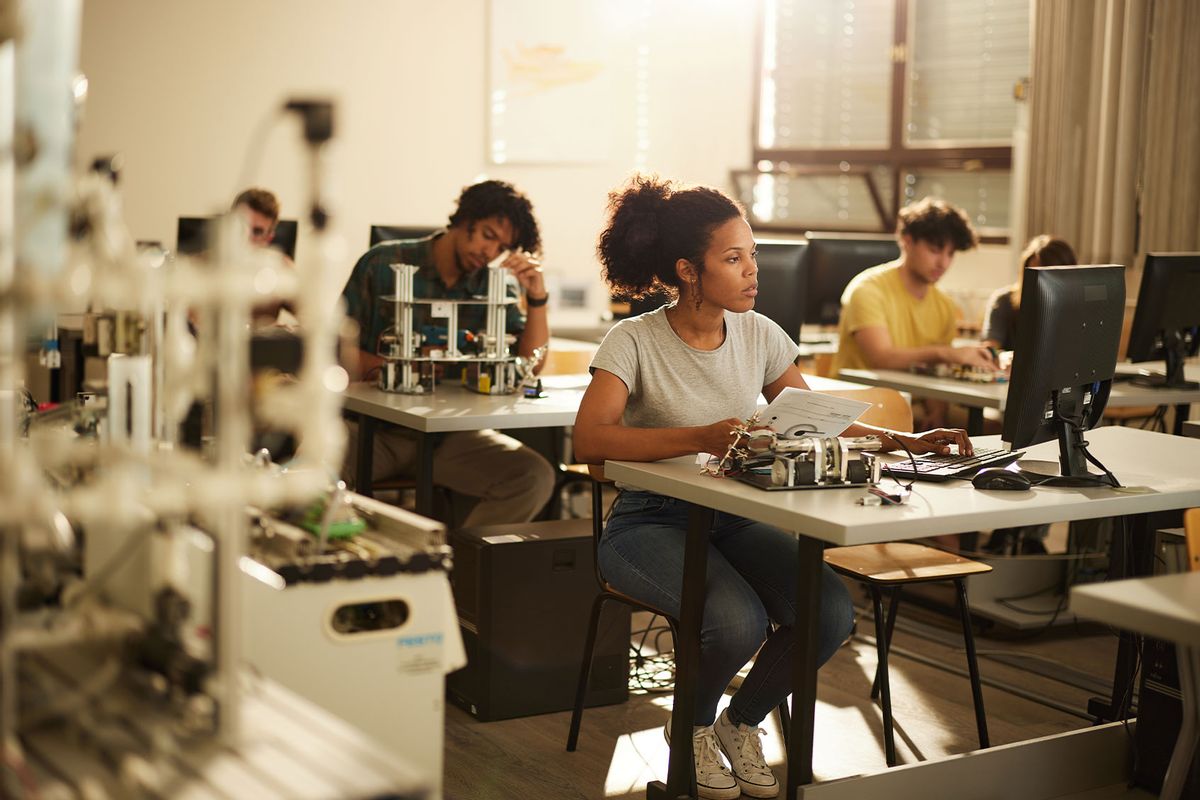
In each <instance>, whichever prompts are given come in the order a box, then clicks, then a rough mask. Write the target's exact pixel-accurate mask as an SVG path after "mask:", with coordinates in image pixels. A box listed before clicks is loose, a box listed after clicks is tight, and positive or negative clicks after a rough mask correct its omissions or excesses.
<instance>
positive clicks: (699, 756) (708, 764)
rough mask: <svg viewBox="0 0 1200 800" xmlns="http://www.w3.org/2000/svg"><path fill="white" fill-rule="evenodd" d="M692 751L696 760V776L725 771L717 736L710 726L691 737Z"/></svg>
mask: <svg viewBox="0 0 1200 800" xmlns="http://www.w3.org/2000/svg"><path fill="white" fill-rule="evenodd" d="M692 751H693V754H694V755H695V758H696V774H697V775H701V774H708V773H711V772H722V773H723V772H726V771H727V769H726V767H725V763H724V762H723V761H721V750H720V748H719V747H718V746H717V734H716V732H715V731H713V729H712V727H711V726H710V727H707V728H704V729H702V730H700V731H697V732H696V733H695V734H694V735H693V736H692Z"/></svg>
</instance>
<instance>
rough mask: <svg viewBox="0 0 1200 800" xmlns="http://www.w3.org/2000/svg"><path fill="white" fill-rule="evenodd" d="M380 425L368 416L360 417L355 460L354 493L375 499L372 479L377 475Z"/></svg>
mask: <svg viewBox="0 0 1200 800" xmlns="http://www.w3.org/2000/svg"><path fill="white" fill-rule="evenodd" d="M378 424H379V423H378V422H377V421H376V420H374V419H373V418H371V417H369V416H367V415H366V414H359V415H358V454H357V458H356V459H355V470H354V474H355V478H354V484H355V485H354V491H356V492H358V493H359V494H361V495H362V496H364V497H374V496H375V492H374V490H373V487H372V485H371V483H372V481H371V478H372V476H373V475H374V474H375V427H376V426H377V425H378Z"/></svg>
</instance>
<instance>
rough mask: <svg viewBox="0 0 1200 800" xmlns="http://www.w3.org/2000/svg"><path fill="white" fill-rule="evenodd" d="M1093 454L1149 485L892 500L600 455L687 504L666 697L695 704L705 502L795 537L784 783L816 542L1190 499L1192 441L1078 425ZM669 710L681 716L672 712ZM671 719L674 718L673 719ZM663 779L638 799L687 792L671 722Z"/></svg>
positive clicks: (803, 669)
mask: <svg viewBox="0 0 1200 800" xmlns="http://www.w3.org/2000/svg"><path fill="white" fill-rule="evenodd" d="M997 439H998V437H982V438H980V439H979V440H977V442H976V444H977V445H979V446H985V447H986V446H996V444H997ZM1088 441H1089V442H1090V443H1091V450H1092V452H1093V454H1094V455H1095V456H1096V457H1097V458H1099V459H1100V460H1101V461H1102V462H1104V463H1106V464H1107V465H1108V466H1109V467H1110V468H1111V469H1112V470H1113V471H1114V473H1115V474H1116V476H1117V478H1118V479H1119V480H1120V481H1121V482H1122V483H1123V484H1124V485H1126V486H1141V485H1145V486H1149V487H1153V488H1152V489H1151V490H1150V491H1148V492H1146V493H1140V494H1130V493H1123V492H1118V491H1115V490H1113V489H1108V488H1099V487H1097V488H1086V489H1079V488H1074V489H1069V488H1048V487H1041V488H1038V489H1035V490H1033V491H1029V492H983V491H978V490H975V489H973V488H972V487H971V486H970V485H969V484H966V483H958V482H953V483H950V484H937V483H918V484H917V486H916V487H915V488H914V492H913V496H912V498H911V499H910V500H909V501H908V503H906V504H905V505H903V506H858V505H855V504H854V500H855V499H856V498H857V497H858V495H859V492H857V491H856V490H852V489H829V490H818V491H793V492H765V491H762V490H760V489H756V488H754V487H752V486H749V485H747V484H744V483H741V482H740V481H736V480H731V479H715V478H710V477H707V476H704V475H701V474H699V468H698V467H697V466H696V465H695V460H694V458H683V459H674V460H671V461H664V462H656V463H637V462H626V461H610V462H607V463H606V464H605V474H606V475H607V476H608V477H610V478H612V479H613V480H615V481H618V482H620V483H622V484H626V485H629V486H636V487H638V488H640V489H645V490H648V491H653V492H658V493H660V494H664V495H669V496H671V497H677V498H680V499H683V500H687V501H689V502H691V503H694V504H696V508H695V509H694V511H693V514H692V516H691V518H690V530H689V535H688V546H687V547H688V549H687V555H686V560H685V565H686V566H685V576H686V577H685V585H684V589H683V603H682V610H681V614H680V631H681V636H680V640H681V642H680V644H678V645H677V647H676V660H677V664H678V670H677V674H676V692H675V707H676V708H690V707H691V705H692V704H693V702H694V699H693V698H694V688H695V687H694V680H695V679H694V673H695V664H696V663H697V661H698V659H699V644H698V641H697V639H698V631H699V625H700V619H701V616H702V614H703V604H704V598H703V591H704V584H703V580H702V579H701V578H702V576H703V574H704V570H705V560H706V556H707V553H706V544H707V530H708V529H709V528H710V527H711V524H712V512H713V510H716V511H724V512H728V513H732V514H739V515H741V516H745V517H748V518H750V519H754V520H757V521H759V522H765V523H768V524H771V525H776V526H778V527H780V528H782V529H784V530H788V531H792V532H794V533H796V534H797V536H798V537H799V540H800V563H799V564H798V567H797V568H798V571H799V586H800V587H801V592H800V594H801V596H800V597H798V598H797V605H798V618H799V620H800V623H799V624H797V625H796V628H795V635H796V653H797V657H796V661H795V665H794V669H795V671H794V676H793V687H794V692H793V695H792V709H793V710H792V730H791V735H790V737H789V741H788V765H789V767H788V775H787V781H786V785H787V792H786V793H785V794H784V795H783V796H784V797H795V792H796V788H797V787H798V786H800V785H801V784H806V783H810V782H811V781H812V741H813V719H814V709H815V706H816V688H817V669H816V642H817V628H816V620H817V619H818V614H817V611H818V606H819V602H820V601H819V595H818V593H817V592H818V589H819V587H820V585H821V580H820V573H821V562H822V557H821V551H822V550H823V548H824V546H825V544H826V543H829V544H835V545H853V544H866V543H871V542H883V541H893V540H900V539H915V538H920V537H924V536H930V535H935V534H942V533H962V532H964V531H972V530H978V529H979V528H981V527H987V528H994V527H1009V526H1016V525H1034V524H1041V523H1047V522H1059V521H1065V520H1073V519H1090V518H1096V517H1110V516H1124V515H1131V514H1147V513H1150V512H1154V511H1165V510H1172V509H1179V508H1187V507H1191V506H1195V505H1197V504H1200V473H1197V470H1196V468H1195V465H1196V464H1197V463H1200V461H1198V459H1200V441H1197V440H1191V439H1185V438H1182V437H1176V436H1168V435H1165V434H1159V433H1151V432H1149V431H1143V430H1139V429H1131V428H1121V427H1111V428H1101V429H1098V430H1095V431H1092V432H1090V433H1089V434H1088ZM1057 456H1058V446H1057V443H1052V442H1051V443H1046V444H1043V445H1038V446H1036V447H1032V448H1030V449H1029V451H1028V458H1030V459H1037V460H1043V461H1053V460H1056V459H1057ZM678 720H682V721H683V723H684V724H686V723H687V720H686V717H684V716H683V715H680V716H679V718H678ZM678 720H677V721H678ZM673 734H674V735H673V736H672V742H673V743H674V744H673V745H672V753H671V766H670V769H669V773H668V786H667V787H666V788H665V789H661V788H660V787H658V786H652V787H649V788H648V789H647V795H648V796H649V797H655V798H657V797H672V798H673V797H676V796H677V795H679V794H683V793H684V792H686V787H687V781H688V777H689V774H690V769H691V766H690V765H691V753H690V749H691V738H690V737H689V736H687V735H686V731H684V730H682V726H681V730H678V731H673Z"/></svg>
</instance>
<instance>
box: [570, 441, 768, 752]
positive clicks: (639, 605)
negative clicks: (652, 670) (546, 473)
mask: <svg viewBox="0 0 1200 800" xmlns="http://www.w3.org/2000/svg"><path fill="white" fill-rule="evenodd" d="M588 471H589V473H590V474H591V478H592V555H593V562H594V564H595V568H596V583H597V584H598V585H599V587H600V592H599V594H597V595H596V600H595V602H593V603H592V616H591V620H590V621H589V623H588V634H587V641H586V643H585V644H584V646H583V662H582V663H581V664H580V667H579V687H578V689H577V691H576V693H575V708H574V710H573V711H572V712H571V729H570V732H569V733H568V734H567V751H568V752H574V751H575V747H576V745H577V744H578V742H579V726H580V723H581V722H582V721H583V701H584V697H585V696H586V694H587V686H588V678H589V677H590V676H591V672H592V652H593V650H594V649H595V646H596V629H597V627H598V626H599V623H600V612H601V611H602V610H603V609H604V604H605V603H606V602H608V601H609V600H616V601H617V602H620V603H625V604H626V605H628V606H630V607H632V608H635V609H638V610H639V611H648V612H650V613H651V614H656V615H658V616H660V617H662V618H663V619H665V620H666V621H667V626H668V627H669V628H670V629H671V641H672V642H678V641H679V621H678V620H677V619H675V617H673V616H671V615H670V614H668V613H667V612H665V611H663V610H662V609H661V608H656V607H655V606H652V605H650V604H648V603H643V602H642V601H641V600H637V599H635V598H633V597H630V596H629V595H627V594H625V593H624V592H622V591H620V590H618V589H615V588H613V586H612V585H611V584H609V583H608V581H606V580H604V576H603V575H601V574H600V558H599V556H600V554H599V552H598V551H599V549H600V536H601V534H602V533H603V532H604V484H605V483H611V481H608V480H606V479H605V477H604V468H603V467H599V466H596V465H592V464H589V465H588ZM779 726H780V730H781V731H782V732H783V738H784V742H785V743H786V741H787V736H788V728H789V727H790V721H789V715H788V707H787V701H786V700H785V701H784V702H783V703H781V704H780V705H779Z"/></svg>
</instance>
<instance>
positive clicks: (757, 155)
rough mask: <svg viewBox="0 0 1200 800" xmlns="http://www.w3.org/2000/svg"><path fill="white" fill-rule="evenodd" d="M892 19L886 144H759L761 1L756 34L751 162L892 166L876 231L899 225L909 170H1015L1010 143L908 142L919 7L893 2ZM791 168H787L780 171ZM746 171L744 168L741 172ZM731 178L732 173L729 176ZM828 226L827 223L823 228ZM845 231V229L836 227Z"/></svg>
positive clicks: (785, 227)
mask: <svg viewBox="0 0 1200 800" xmlns="http://www.w3.org/2000/svg"><path fill="white" fill-rule="evenodd" d="M893 2H894V4H895V5H894V12H893V13H894V18H893V28H892V85H891V109H890V112H889V125H888V146H887V147H885V148H839V149H813V148H807V149H789V148H779V147H773V148H760V147H759V144H758V143H759V141H760V138H759V134H760V132H761V131H760V123H761V109H762V84H763V81H762V62H763V55H764V49H765V47H766V43H765V41H764V33H765V30H766V14H767V3H765V2H759V3H758V26H757V31H756V36H755V57H754V66H755V71H754V107H753V114H754V117H753V123H752V126H751V127H752V132H751V135H752V137H753V138H752V147H753V156H754V160H753V163H754V164H755V165H756V167H755V169H756V170H757V171H759V172H769V170H761V169H758V167H757V165H758V164H761V163H762V162H764V161H768V162H771V163H772V164H775V165H787V166H788V167H795V168H798V171H797V172H794V173H792V174H803V172H804V171H807V170H808V169H809V168H813V167H820V168H825V169H830V170H833V169H839V168H841V169H843V170H844V168H843V167H841V165H842V164H843V162H845V163H847V164H849V165H850V166H851V168H854V169H858V168H866V169H870V168H872V167H887V168H889V169H891V170H892V180H893V186H892V193H891V207H890V208H887V209H885V210H886V215H883V214H881V219H880V223H881V224H880V227H879V228H878V229H877V230H876V231H872V232H881V233H891V232H893V231H894V230H895V229H896V217H897V215H898V213H899V211H900V208H901V202H902V200H903V197H904V185H903V184H904V174H905V172H908V171H919V170H921V169H939V170H951V171H959V170H961V171H966V172H974V171H977V170H1001V169H1003V170H1009V171H1010V172H1011V170H1012V145H1011V144H1009V145H979V146H964V145H961V144H959V145H956V144H953V143H949V144H947V145H940V144H938V143H936V142H927V143H922V144H920V145H907V144H905V141H904V128H905V125H907V123H908V114H907V108H908V106H907V101H908V88H909V87H908V47H909V43H908V34H909V30H910V26H911V15H912V14H913V13H915V7H914V6H913V4H912V3H910V0H893ZM781 171H783V172H787V171H788V170H787V169H783V170H781ZM737 172H740V173H744V170H742V171H737ZM731 177H732V176H731ZM756 227H760V228H763V229H765V230H775V231H781V232H782V231H793V232H799V231H803V230H804V229H805V227H806V226H805V225H804V224H795V223H765V224H758V225H756ZM825 227H826V228H828V226H825ZM836 230H841V228H836ZM844 230H846V231H851V230H853V231H857V232H863V230H862V228H845V229H844ZM980 240H981V241H983V242H988V243H1000V244H1006V243H1007V242H1008V236H1007V235H1005V236H982V237H980Z"/></svg>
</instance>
